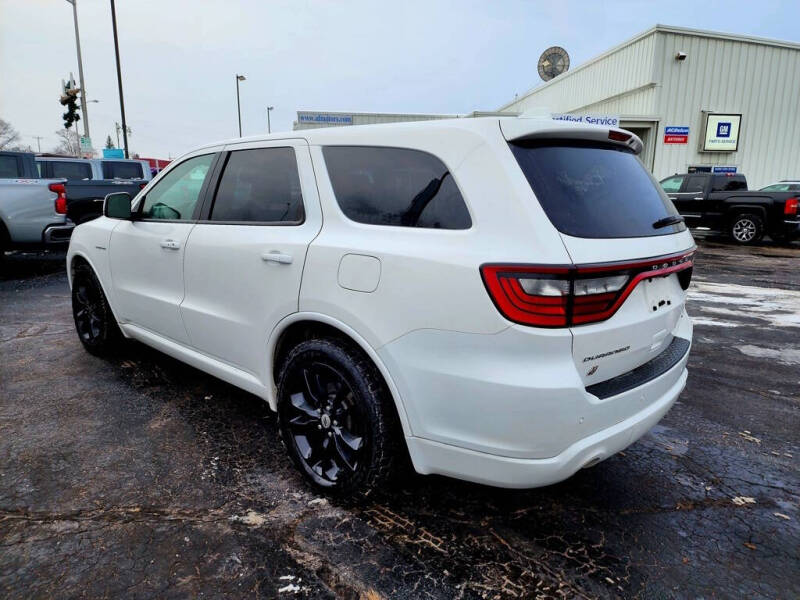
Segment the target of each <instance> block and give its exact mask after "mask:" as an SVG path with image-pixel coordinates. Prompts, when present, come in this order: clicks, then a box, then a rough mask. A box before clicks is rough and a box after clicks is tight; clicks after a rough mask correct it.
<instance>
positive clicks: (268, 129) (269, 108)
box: [267, 106, 275, 133]
mask: <svg viewBox="0 0 800 600" xmlns="http://www.w3.org/2000/svg"><path fill="white" fill-rule="evenodd" d="M273 108H275V107H274V106H268V107H267V133H272V126H271V125H270V122H269V113H270V111H271V110H272V109H273Z"/></svg>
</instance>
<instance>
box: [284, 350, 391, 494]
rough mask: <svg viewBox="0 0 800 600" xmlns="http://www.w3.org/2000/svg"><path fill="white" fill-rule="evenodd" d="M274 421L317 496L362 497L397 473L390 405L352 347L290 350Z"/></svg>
mask: <svg viewBox="0 0 800 600" xmlns="http://www.w3.org/2000/svg"><path fill="white" fill-rule="evenodd" d="M278 420H279V424H280V432H281V438H282V440H283V443H284V446H285V447H286V450H287V452H288V454H289V456H290V458H291V459H292V462H293V463H294V464H295V466H296V467H297V468H298V470H299V471H300V472H301V473H303V475H304V476H305V477H306V479H307V480H308V481H309V482H310V483H311V484H312V486H313V487H315V488H316V489H317V490H319V491H323V492H326V493H328V494H335V495H339V496H347V495H362V496H366V495H368V494H369V493H370V492H372V491H374V490H375V489H377V488H379V487H381V486H383V485H384V484H386V483H388V482H389V481H390V480H391V478H392V474H393V473H394V472H395V468H396V467H395V465H396V464H397V461H398V455H399V452H398V448H397V438H398V435H397V432H398V429H399V427H398V426H397V423H396V413H395V411H394V406H393V401H392V399H391V396H390V394H389V392H388V390H386V386H385V384H384V382H383V380H382V378H381V376H380V374H379V373H378V371H377V369H376V368H375V365H374V364H373V363H372V362H371V361H370V360H369V359H368V358H367V357H366V356H365V355H364V354H363V353H362V352H361V351H360V350H359V349H357V348H354V347H352V346H350V345H348V344H345V343H342V342H339V341H338V340H333V339H311V340H306V341H304V342H301V343H300V344H298V345H297V346H295V347H294V348H293V349H292V350H291V352H289V354H288V356H287V357H286V359H285V360H284V361H283V364H282V366H281V368H280V374H279V377H278Z"/></svg>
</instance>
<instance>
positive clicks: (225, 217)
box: [181, 139, 322, 378]
mask: <svg viewBox="0 0 800 600" xmlns="http://www.w3.org/2000/svg"><path fill="white" fill-rule="evenodd" d="M226 151H227V152H226V154H225V156H224V157H223V158H222V159H221V168H220V172H219V175H218V177H217V178H216V179H217V181H215V184H214V186H213V188H214V189H213V190H212V192H210V193H209V196H208V201H207V204H206V206H205V207H204V209H203V215H202V219H201V220H200V222H199V223H198V224H197V226H196V227H195V228H194V229H193V230H192V233H191V235H190V236H189V240H188V244H187V247H186V257H185V261H184V277H185V285H186V297H185V299H184V301H183V303H182V304H181V314H182V316H183V321H184V322H185V323H186V328H187V330H188V332H189V337H190V338H191V343H192V345H193V346H194V347H195V348H197V349H198V350H199V351H201V352H203V353H205V354H207V355H210V356H214V357H216V358H218V359H220V360H222V361H224V362H226V363H228V364H231V365H234V366H236V367H238V368H240V369H243V370H245V371H247V372H249V373H251V374H253V375H255V376H257V377H259V378H261V377H262V376H263V374H264V372H265V369H266V368H267V358H266V354H265V353H266V347H267V339H268V337H269V335H270V333H271V332H272V330H273V329H274V327H275V325H276V324H277V323H278V322H279V321H280V320H281V319H283V318H284V317H285V316H287V315H289V314H291V313H293V312H296V311H297V310H298V297H299V293H300V280H301V277H302V274H303V265H304V264H305V258H306V251H307V249H308V245H309V243H310V242H311V240H313V239H314V237H315V236H316V235H317V233H318V232H319V230H320V227H321V225H322V214H321V210H320V207H319V199H318V197H317V188H316V183H315V180H314V173H313V170H312V167H311V158H310V154H309V150H308V145H307V143H306V142H305V141H304V140H297V139H289V140H276V141H272V142H268V143H265V142H258V143H249V144H234V145H232V146H229V147H227V148H226Z"/></svg>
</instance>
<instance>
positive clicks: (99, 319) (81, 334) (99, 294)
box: [72, 264, 120, 356]
mask: <svg viewBox="0 0 800 600" xmlns="http://www.w3.org/2000/svg"><path fill="white" fill-rule="evenodd" d="M72 315H73V318H74V319H75V329H76V330H77V332H78V338H79V339H80V340H81V343H82V344H83V347H84V348H86V350H87V351H89V352H90V353H92V354H95V355H98V356H103V355H106V354H108V353H110V352H111V351H112V350H113V349H114V347H115V346H116V344H117V342H118V340H119V338H120V332H119V327H118V326H117V321H116V319H115V318H114V315H113V314H112V312H111V308H110V307H109V305H108V300H107V299H106V296H105V294H104V293H103V289H102V288H101V287H100V282H99V281H97V277H95V274H94V272H93V271H92V269H91V267H89V265H86V264H81V265H78V266H77V267H76V268H75V276H74V277H73V279H72Z"/></svg>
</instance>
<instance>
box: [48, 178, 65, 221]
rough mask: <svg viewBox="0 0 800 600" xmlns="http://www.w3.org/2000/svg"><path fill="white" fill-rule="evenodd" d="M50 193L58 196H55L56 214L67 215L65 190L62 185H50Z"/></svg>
mask: <svg viewBox="0 0 800 600" xmlns="http://www.w3.org/2000/svg"><path fill="white" fill-rule="evenodd" d="M48 187H49V188H50V191H51V192H55V193H56V194H58V196H56V202H55V206H56V212H57V213H58V214H60V215H65V214H67V188H66V187H65V186H64V184H63V183H51V184H50V185H49V186H48Z"/></svg>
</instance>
